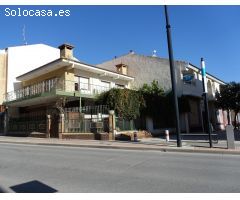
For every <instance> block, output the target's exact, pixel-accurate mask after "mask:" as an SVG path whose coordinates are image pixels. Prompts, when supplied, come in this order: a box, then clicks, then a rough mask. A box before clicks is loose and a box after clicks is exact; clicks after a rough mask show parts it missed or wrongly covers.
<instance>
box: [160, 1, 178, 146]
mask: <svg viewBox="0 0 240 200" xmlns="http://www.w3.org/2000/svg"><path fill="white" fill-rule="evenodd" d="M164 8H165V18H166V29H167V41H168V55H169V62H170V73H171V82H172V91H173V98H174V109H175V121H176V134H177V146H178V147H181V146H182V141H181V133H180V121H179V110H178V97H177V91H176V75H175V66H174V60H173V50H172V39H171V26H170V24H169V19H168V11H167V6H166V5H165V6H164Z"/></svg>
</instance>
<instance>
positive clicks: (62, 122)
mask: <svg viewBox="0 0 240 200" xmlns="http://www.w3.org/2000/svg"><path fill="white" fill-rule="evenodd" d="M62 133H64V114H63V113H61V114H60V118H59V133H58V136H59V139H62Z"/></svg>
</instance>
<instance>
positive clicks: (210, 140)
mask: <svg viewBox="0 0 240 200" xmlns="http://www.w3.org/2000/svg"><path fill="white" fill-rule="evenodd" d="M201 70H202V84H203V99H204V107H205V119H206V129H207V130H206V131H207V133H208V138H209V146H210V148H212V130H211V126H210V121H209V109H208V98H207V93H208V92H207V78H206V69H205V62H204V60H203V58H201Z"/></svg>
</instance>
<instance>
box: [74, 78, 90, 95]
mask: <svg viewBox="0 0 240 200" xmlns="http://www.w3.org/2000/svg"><path fill="white" fill-rule="evenodd" d="M89 90H90V85H89V78H87V77H82V76H75V91H80V92H84V93H88V92H89Z"/></svg>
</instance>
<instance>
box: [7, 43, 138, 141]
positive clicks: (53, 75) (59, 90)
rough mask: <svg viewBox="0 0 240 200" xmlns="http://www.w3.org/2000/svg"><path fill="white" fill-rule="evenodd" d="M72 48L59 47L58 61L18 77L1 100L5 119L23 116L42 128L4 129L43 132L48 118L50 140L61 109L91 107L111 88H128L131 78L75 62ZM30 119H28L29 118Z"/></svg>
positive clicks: (31, 126) (54, 134)
mask: <svg viewBox="0 0 240 200" xmlns="http://www.w3.org/2000/svg"><path fill="white" fill-rule="evenodd" d="M73 48H74V47H73V46H72V45H69V44H63V45H61V46H59V49H60V56H59V57H60V58H58V59H56V60H54V61H52V62H49V63H47V64H45V65H42V66H40V67H38V68H35V69H33V70H31V71H29V72H27V73H24V74H22V75H20V76H18V77H17V78H16V79H17V80H18V81H20V84H19V88H18V89H15V90H14V91H11V92H8V93H7V94H6V96H5V102H4V104H5V106H7V108H8V118H9V119H11V118H14V117H15V118H16V117H19V116H26V117H28V119H26V120H28V121H29V120H30V121H31V119H33V118H34V116H35V117H36V118H39V120H40V121H41V122H39V124H42V126H41V125H40V126H39V125H38V124H36V122H37V121H38V120H37V119H35V123H34V122H32V124H30V125H29V124H28V125H26V124H24V123H23V124H22V126H21V125H19V124H18V126H17V125H16V126H15V127H13V126H14V125H13V124H14V123H13V122H12V123H9V124H10V125H9V126H11V127H8V129H10V130H12V131H14V130H16V129H18V130H19V129H21V128H22V129H23V131H34V130H35V131H39V132H44V131H45V130H46V126H47V124H46V123H45V121H46V120H45V118H46V115H50V116H51V118H52V121H51V124H52V127H51V133H50V136H51V137H58V128H59V127H57V126H58V125H54V124H58V121H59V114H61V112H62V110H61V109H64V108H72V107H74V108H75V107H78V108H79V110H80V112H81V108H82V107H83V106H86V105H91V102H92V100H93V99H94V98H95V97H96V95H98V94H100V93H101V92H103V91H107V90H109V89H111V88H113V87H119V88H129V85H130V83H131V82H132V81H133V80H134V78H133V77H131V76H128V75H124V74H120V73H117V72H114V71H111V70H107V69H102V68H100V67H96V66H93V65H89V64H86V63H83V62H80V61H78V60H77V59H75V58H74V56H73ZM29 116H30V118H29Z"/></svg>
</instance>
